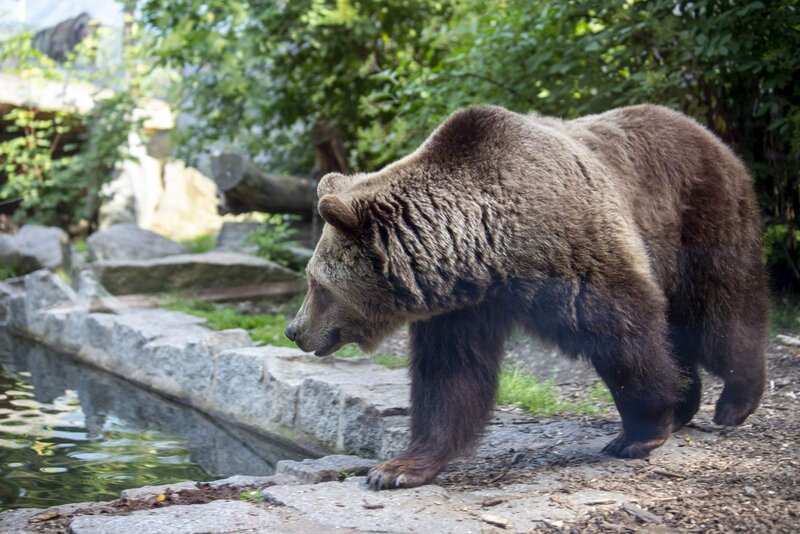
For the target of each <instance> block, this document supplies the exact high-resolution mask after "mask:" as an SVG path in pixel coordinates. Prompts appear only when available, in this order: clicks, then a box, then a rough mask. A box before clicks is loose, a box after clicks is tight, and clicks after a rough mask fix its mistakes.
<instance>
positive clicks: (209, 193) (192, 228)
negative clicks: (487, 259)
mask: <svg viewBox="0 0 800 534" xmlns="http://www.w3.org/2000/svg"><path fill="white" fill-rule="evenodd" d="M163 166H164V167H163V168H164V171H163V172H164V174H163V181H162V182H161V183H163V188H164V189H163V190H162V191H161V194H160V197H159V201H158V204H156V206H155V208H154V209H153V212H152V215H151V216H150V221H149V222H148V223H147V224H146V225H144V226H146V227H147V228H149V229H151V230H153V231H156V232H158V233H160V234H164V235H169V236H170V237H172V238H174V239H189V238H192V237H196V236H198V235H204V234H214V233H217V231H218V230H219V228H220V226H221V225H222V217H221V216H220V214H219V212H218V211H217V202H218V197H217V187H216V185H214V181H213V180H211V178H209V177H208V176H205V175H204V174H203V173H201V172H200V171H198V170H197V169H195V168H193V167H189V166H187V165H186V164H185V163H184V162H182V161H180V160H166V161H165V162H164V163H163Z"/></svg>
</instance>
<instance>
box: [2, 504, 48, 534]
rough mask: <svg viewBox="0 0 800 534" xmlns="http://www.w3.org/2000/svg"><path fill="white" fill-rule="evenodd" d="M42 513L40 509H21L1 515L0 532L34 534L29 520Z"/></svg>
mask: <svg viewBox="0 0 800 534" xmlns="http://www.w3.org/2000/svg"><path fill="white" fill-rule="evenodd" d="M41 511H42V510H41V509H40V508H19V509H17V510H9V511H6V512H2V513H0V532H8V533H12V532H13V533H14V534H28V533H33V532H34V531H33V528H32V527H31V526H30V525H28V520H29V519H30V518H31V517H33V516H35V515H36V514H38V513H40V512H41Z"/></svg>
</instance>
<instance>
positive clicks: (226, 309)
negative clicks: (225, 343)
mask: <svg viewBox="0 0 800 534" xmlns="http://www.w3.org/2000/svg"><path fill="white" fill-rule="evenodd" d="M162 306H163V307H164V308H166V309H168V310H172V311H177V312H183V313H186V314H189V315H193V316H195V317H200V318H202V319H205V320H206V326H208V327H209V328H211V329H212V330H228V329H231V328H241V329H243V330H247V333H248V334H250V338H251V339H252V340H253V341H254V342H256V343H261V344H265V345H273V346H276V347H294V346H295V344H294V343H293V342H291V341H289V339H287V337H286V336H285V335H284V333H283V331H284V330H285V329H286V327H287V326H288V325H289V321H290V320H291V319H290V318H288V317H287V316H286V315H283V314H266V313H254V314H250V313H242V312H240V311H239V310H237V309H236V308H234V307H233V306H230V305H225V304H215V303H213V302H203V301H200V300H183V299H177V298H171V299H167V300H165V301H164V302H163V303H162ZM336 356H338V357H339V358H356V357H359V356H366V357H367V358H369V359H370V361H372V362H374V363H376V364H378V365H383V366H385V367H390V368H392V369H395V368H399V367H405V366H406V364H407V362H408V359H407V358H405V357H404V356H391V355H386V354H371V355H370V354H364V352H362V351H361V350H360V349H359V348H358V347H357V346H356V345H346V346H344V347H342V348H341V349H339V350H338V351H336Z"/></svg>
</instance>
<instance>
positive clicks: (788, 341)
mask: <svg viewBox="0 0 800 534" xmlns="http://www.w3.org/2000/svg"><path fill="white" fill-rule="evenodd" d="M775 339H777V340H778V342H780V344H781V345H784V346H786V347H800V337H795V336H786V335H783V334H778V335H777V336H775Z"/></svg>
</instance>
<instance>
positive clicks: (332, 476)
mask: <svg viewBox="0 0 800 534" xmlns="http://www.w3.org/2000/svg"><path fill="white" fill-rule="evenodd" d="M376 463H377V462H376V461H375V460H367V459H365V458H361V457H359V456H346V455H340V454H334V455H331V456H323V457H322V458H317V459H313V460H312V459H306V460H303V461H301V462H296V461H293V460H281V461H280V462H278V465H277V467H276V469H275V474H276V475H288V476H291V477H294V478H295V479H297V481H298V483H299V484H318V483H320V482H331V481H336V480H343V479H345V478H347V477H350V476H361V475H366V474H367V472H368V471H369V470H370V469H371V468H372V467H373V466H374V465H375V464H376Z"/></svg>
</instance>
